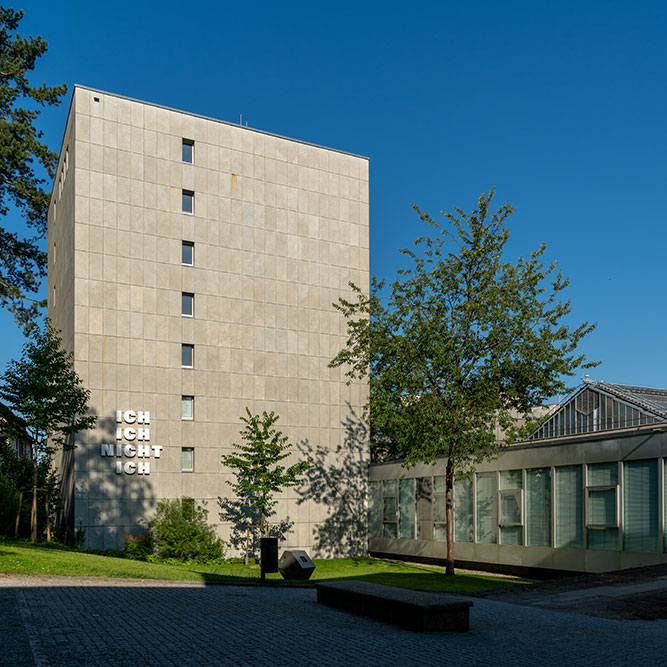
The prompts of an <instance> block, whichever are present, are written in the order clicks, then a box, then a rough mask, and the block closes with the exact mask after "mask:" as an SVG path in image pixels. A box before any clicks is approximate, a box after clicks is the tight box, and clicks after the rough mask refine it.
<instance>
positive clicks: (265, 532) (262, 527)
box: [259, 507, 269, 537]
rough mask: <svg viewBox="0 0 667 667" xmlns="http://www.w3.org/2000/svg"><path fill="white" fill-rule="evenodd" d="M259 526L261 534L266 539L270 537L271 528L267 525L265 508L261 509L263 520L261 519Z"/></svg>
mask: <svg viewBox="0 0 667 667" xmlns="http://www.w3.org/2000/svg"><path fill="white" fill-rule="evenodd" d="M259 525H260V530H259V532H260V533H261V534H262V535H263V536H264V537H268V536H269V527H268V526H267V525H266V516H265V515H264V508H263V507H262V509H261V518H260V521H259Z"/></svg>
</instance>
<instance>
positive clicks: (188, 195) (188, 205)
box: [182, 190, 195, 214]
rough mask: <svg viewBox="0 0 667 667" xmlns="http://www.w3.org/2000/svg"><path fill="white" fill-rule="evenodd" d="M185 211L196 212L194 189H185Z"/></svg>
mask: <svg viewBox="0 0 667 667" xmlns="http://www.w3.org/2000/svg"><path fill="white" fill-rule="evenodd" d="M182 211H183V213H190V214H192V213H194V211H195V193H194V192H192V190H183V208H182Z"/></svg>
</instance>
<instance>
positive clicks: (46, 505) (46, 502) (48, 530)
mask: <svg viewBox="0 0 667 667" xmlns="http://www.w3.org/2000/svg"><path fill="white" fill-rule="evenodd" d="M44 511H45V512H46V541H47V542H50V541H51V524H50V523H49V496H48V493H47V492H46V490H45V491H44Z"/></svg>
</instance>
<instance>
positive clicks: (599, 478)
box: [587, 461, 618, 486]
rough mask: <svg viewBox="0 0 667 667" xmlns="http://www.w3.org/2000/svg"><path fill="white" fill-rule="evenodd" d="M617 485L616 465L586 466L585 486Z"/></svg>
mask: <svg viewBox="0 0 667 667" xmlns="http://www.w3.org/2000/svg"><path fill="white" fill-rule="evenodd" d="M616 484H618V463H616V462H615V461H613V462H610V463H591V464H590V465H589V466H588V484H587V486H616Z"/></svg>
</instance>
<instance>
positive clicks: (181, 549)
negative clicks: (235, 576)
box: [148, 498, 225, 563]
mask: <svg viewBox="0 0 667 667" xmlns="http://www.w3.org/2000/svg"><path fill="white" fill-rule="evenodd" d="M207 517H208V511H207V510H206V509H205V508H204V507H202V506H201V505H196V504H195V502H194V500H193V499H192V498H181V499H178V498H175V499H174V500H161V501H160V502H159V503H158V505H157V509H156V511H155V516H154V517H153V518H152V519H151V520H150V521H149V522H148V525H149V527H150V529H151V533H152V540H154V541H155V544H156V545H157V551H158V555H159V557H160V558H176V559H177V560H180V561H186V560H190V561H196V562H202V563H211V562H215V561H218V560H220V559H221V558H222V557H223V556H224V548H225V545H224V543H223V541H222V540H221V539H220V538H219V537H217V536H216V534H215V531H214V530H213V527H212V526H209V525H208V523H207Z"/></svg>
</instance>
